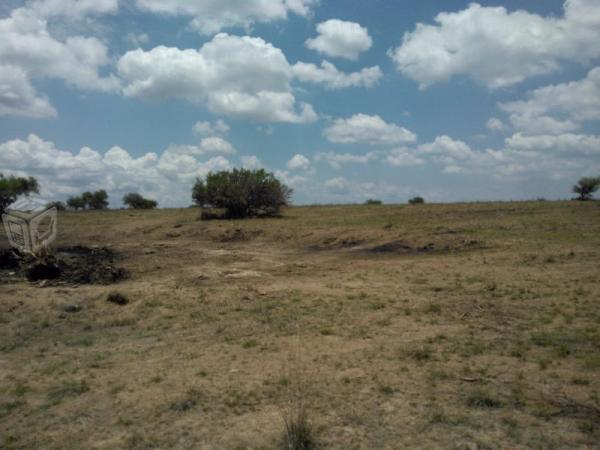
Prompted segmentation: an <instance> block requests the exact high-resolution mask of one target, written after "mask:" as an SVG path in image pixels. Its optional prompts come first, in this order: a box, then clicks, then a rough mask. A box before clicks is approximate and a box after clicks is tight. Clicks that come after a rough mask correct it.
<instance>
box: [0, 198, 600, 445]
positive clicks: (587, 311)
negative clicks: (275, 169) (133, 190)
mask: <svg viewBox="0 0 600 450" xmlns="http://www.w3.org/2000/svg"><path fill="white" fill-rule="evenodd" d="M198 215H199V211H198V210H197V209H182V210H158V211H148V212H134V211H107V212H86V213H61V215H60V240H59V242H57V243H56V246H57V247H61V246H73V245H84V246H93V245H96V246H108V247H110V248H111V249H113V250H115V251H116V252H117V253H118V254H120V255H121V257H120V258H118V259H117V261H116V263H115V264H117V265H119V266H120V267H124V268H125V269H127V270H128V272H129V277H128V278H127V279H126V280H124V281H121V282H119V283H117V284H112V285H88V284H79V285H73V284H60V283H58V284H56V283H48V284H46V285H45V286H43V287H41V286H40V283H39V282H36V283H29V282H26V281H20V280H15V279H14V277H13V278H7V277H8V275H6V272H3V275H0V276H4V279H0V448H6V449H11V448H27V449H33V448H48V449H65V448H69V449H83V448H85V449H92V448H97V449H116V448H130V449H144V448H164V449H259V448H260V449H270V448H277V446H278V443H279V440H280V437H281V434H282V430H283V421H282V415H283V414H284V413H285V411H286V410H287V409H288V406H289V403H290V400H292V405H293V403H294V402H293V399H294V398H295V397H296V396H298V395H301V396H302V397H303V398H304V399H305V402H306V408H307V409H306V410H307V414H308V418H309V421H310V423H311V426H312V428H313V430H314V434H315V436H316V442H317V443H318V445H319V447H318V448H338V449H395V448H406V447H412V448H469V449H470V448H482V449H483V448H492V449H494V448H507V449H508V448H510V449H516V448H596V447H597V444H598V442H600V202H586V203H584V202H519V203H481V204H453V205H421V206H326V207H298V208H290V209H288V210H286V211H285V215H284V217H283V218H280V219H268V220H258V219H256V220H245V221H236V222H230V221H211V222H201V221H199V220H198ZM0 239H1V240H2V245H6V244H5V241H6V239H5V236H4V235H1V236H0ZM113 291H118V292H120V293H122V294H124V295H126V296H127V297H128V298H129V300H130V302H129V303H128V304H126V305H117V304H114V303H110V302H107V301H106V298H107V295H108V294H109V293H110V292H113ZM65 305H75V306H79V307H80V308H81V309H80V310H79V311H77V312H65ZM75 309H77V308H75Z"/></svg>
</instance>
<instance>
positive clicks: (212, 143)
mask: <svg viewBox="0 0 600 450" xmlns="http://www.w3.org/2000/svg"><path fill="white" fill-rule="evenodd" d="M168 150H169V151H170V152H172V153H178V154H182V155H183V154H187V155H194V156H202V155H208V154H211V153H217V154H221V155H233V154H235V153H236V150H235V147H234V146H233V145H232V144H231V143H230V142H228V141H226V140H225V139H222V138H220V137H216V136H213V137H208V138H204V139H202V140H201V141H200V143H199V144H198V145H179V144H171V145H170V146H169V147H168Z"/></svg>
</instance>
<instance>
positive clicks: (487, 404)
mask: <svg viewBox="0 0 600 450" xmlns="http://www.w3.org/2000/svg"><path fill="white" fill-rule="evenodd" d="M466 403H467V405H468V406H470V407H472V408H500V407H502V402H501V401H500V400H498V399H497V398H495V397H494V396H492V395H491V394H490V393H489V392H488V391H486V390H484V389H475V390H473V391H471V392H470V393H469V394H468V395H467V398H466Z"/></svg>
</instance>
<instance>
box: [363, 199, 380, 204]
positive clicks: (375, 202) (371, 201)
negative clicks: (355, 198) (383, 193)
mask: <svg viewBox="0 0 600 450" xmlns="http://www.w3.org/2000/svg"><path fill="white" fill-rule="evenodd" d="M382 203H383V202H382V201H381V200H376V199H374V198H370V199H369V200H367V201H366V202H365V205H381V204H382Z"/></svg>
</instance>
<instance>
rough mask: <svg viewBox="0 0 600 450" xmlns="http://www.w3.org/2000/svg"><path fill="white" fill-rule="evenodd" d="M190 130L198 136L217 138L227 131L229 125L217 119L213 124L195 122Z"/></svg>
mask: <svg viewBox="0 0 600 450" xmlns="http://www.w3.org/2000/svg"><path fill="white" fill-rule="evenodd" d="M192 129H193V131H194V133H196V134H197V135H199V136H219V135H223V134H225V133H227V132H228V131H229V125H227V123H225V121H223V120H221V119H219V120H217V121H216V122H215V123H214V124H212V123H210V122H207V121H203V122H196V123H195V124H194V126H193V128H192Z"/></svg>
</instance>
